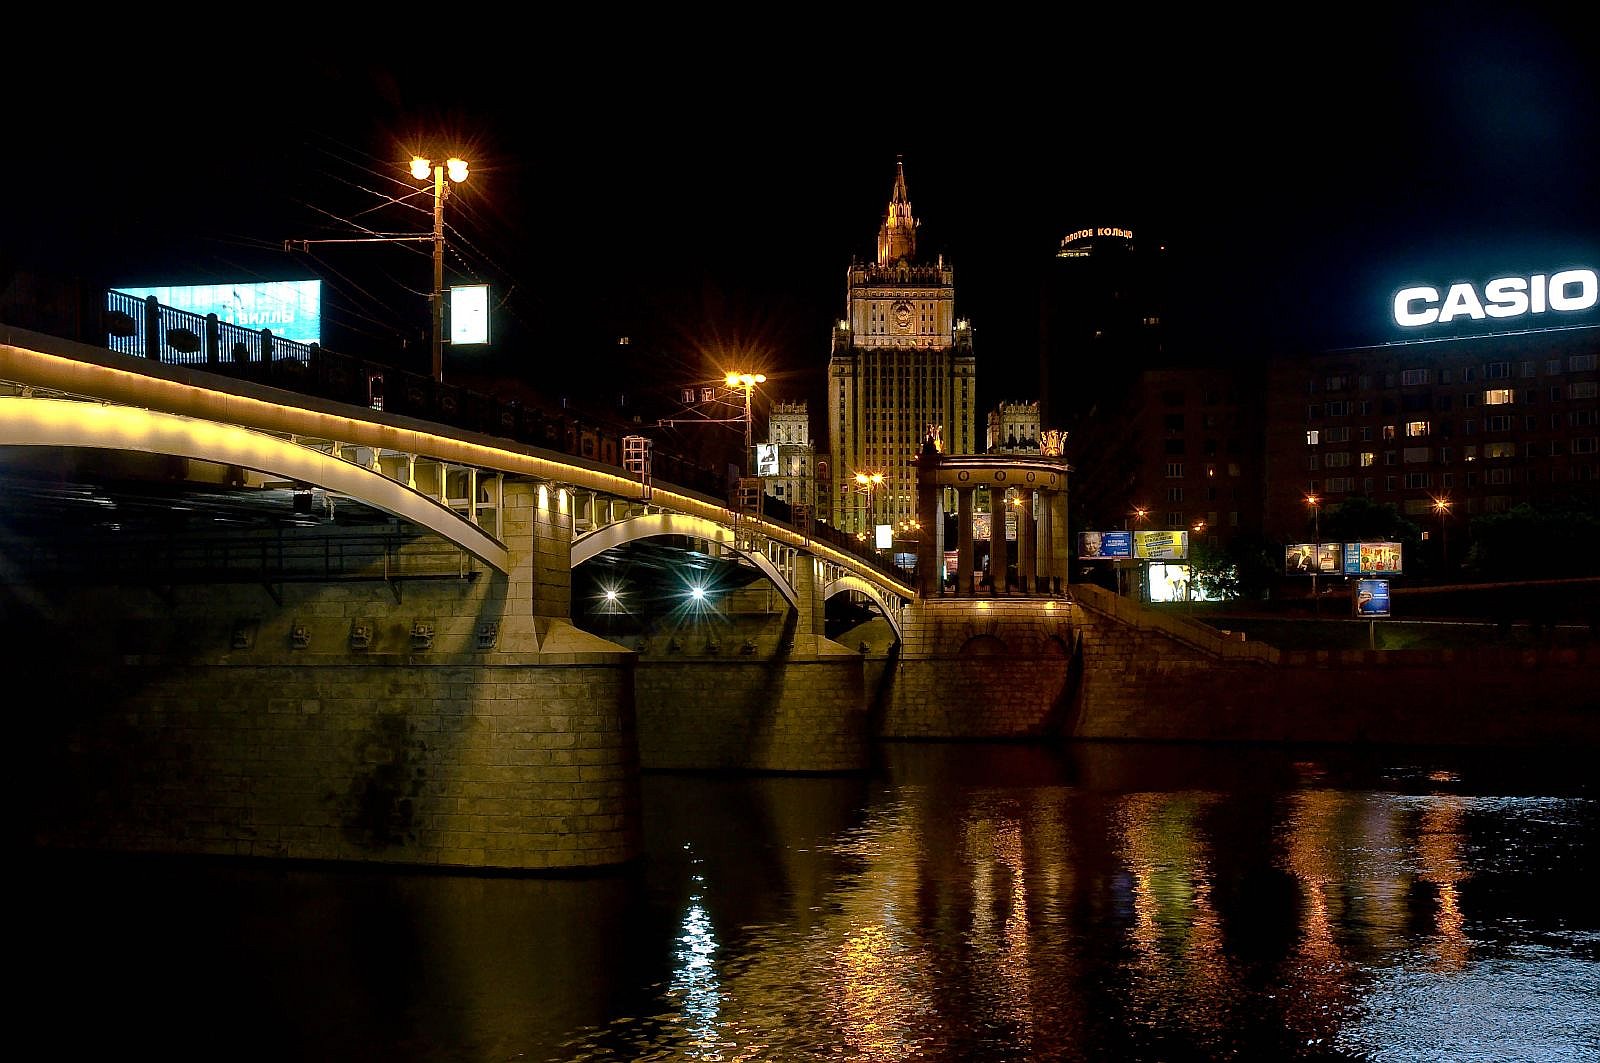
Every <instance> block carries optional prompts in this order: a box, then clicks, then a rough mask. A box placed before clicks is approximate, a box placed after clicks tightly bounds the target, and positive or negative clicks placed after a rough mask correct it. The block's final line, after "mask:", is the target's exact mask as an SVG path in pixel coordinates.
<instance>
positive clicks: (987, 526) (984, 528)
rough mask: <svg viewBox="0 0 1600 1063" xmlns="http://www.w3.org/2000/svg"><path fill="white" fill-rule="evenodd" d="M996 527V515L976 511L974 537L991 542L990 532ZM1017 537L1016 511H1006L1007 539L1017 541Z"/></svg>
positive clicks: (973, 521)
mask: <svg viewBox="0 0 1600 1063" xmlns="http://www.w3.org/2000/svg"><path fill="white" fill-rule="evenodd" d="M993 529H994V515H993V514H990V513H974V514H973V515H972V537H973V539H975V540H977V541H978V542H985V543H986V542H989V533H990V532H991V531H992V530H993ZM1016 538H1017V515H1016V513H1015V512H1007V513H1006V539H1007V540H1009V541H1011V542H1015V541H1016Z"/></svg>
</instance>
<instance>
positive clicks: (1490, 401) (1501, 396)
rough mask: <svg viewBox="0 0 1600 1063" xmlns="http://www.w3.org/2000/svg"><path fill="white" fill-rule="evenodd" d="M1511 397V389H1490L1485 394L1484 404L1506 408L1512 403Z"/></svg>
mask: <svg viewBox="0 0 1600 1063" xmlns="http://www.w3.org/2000/svg"><path fill="white" fill-rule="evenodd" d="M1511 397H1512V392H1511V389H1510V388H1490V389H1489V390H1488V391H1485V392H1484V393H1483V404H1484V405H1485V406H1504V405H1506V404H1507V403H1509V402H1510V401H1511Z"/></svg>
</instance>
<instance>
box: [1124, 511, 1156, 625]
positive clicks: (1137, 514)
mask: <svg viewBox="0 0 1600 1063" xmlns="http://www.w3.org/2000/svg"><path fill="white" fill-rule="evenodd" d="M1149 519H1150V511H1149V510H1148V509H1146V508H1145V507H1143V506H1134V507H1133V512H1132V513H1129V514H1127V515H1126V516H1124V517H1123V518H1122V530H1123V531H1128V530H1129V527H1128V525H1129V522H1130V521H1132V522H1133V523H1136V524H1141V525H1142V524H1144V523H1145V521H1147V520H1149ZM1134 531H1135V532H1137V529H1134ZM1130 538H1131V537H1130ZM1129 553H1130V554H1132V553H1134V551H1133V550H1132V548H1131V546H1130V549H1129ZM1128 564H1129V565H1133V558H1132V557H1130V558H1128ZM1116 566H1117V593H1118V594H1124V593H1126V584H1127V581H1126V580H1125V579H1123V562H1122V561H1121V560H1118V561H1117V562H1116ZM1133 567H1137V566H1133ZM1139 600H1140V601H1143V600H1144V577H1143V576H1142V575H1141V576H1140V578H1139Z"/></svg>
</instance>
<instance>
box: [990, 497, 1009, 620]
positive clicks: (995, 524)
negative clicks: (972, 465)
mask: <svg viewBox="0 0 1600 1063" xmlns="http://www.w3.org/2000/svg"><path fill="white" fill-rule="evenodd" d="M1010 566H1011V557H1010V550H1009V549H1008V547H1007V544H1006V489H1005V485H1004V484H994V485H993V486H991V487H990V488H989V591H990V593H992V594H1005V593H1006V590H1007V585H1006V569H1007V568H1009V567H1010Z"/></svg>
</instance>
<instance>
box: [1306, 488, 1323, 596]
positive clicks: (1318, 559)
mask: <svg viewBox="0 0 1600 1063" xmlns="http://www.w3.org/2000/svg"><path fill="white" fill-rule="evenodd" d="M1306 505H1308V506H1310V507H1311V529H1312V535H1313V536H1314V537H1315V543H1314V545H1313V546H1312V548H1311V607H1312V609H1313V610H1314V611H1315V612H1317V613H1319V614H1320V613H1321V612H1322V599H1320V598H1318V597H1317V573H1318V572H1320V571H1321V570H1322V499H1320V498H1318V497H1317V496H1316V495H1306Z"/></svg>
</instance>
